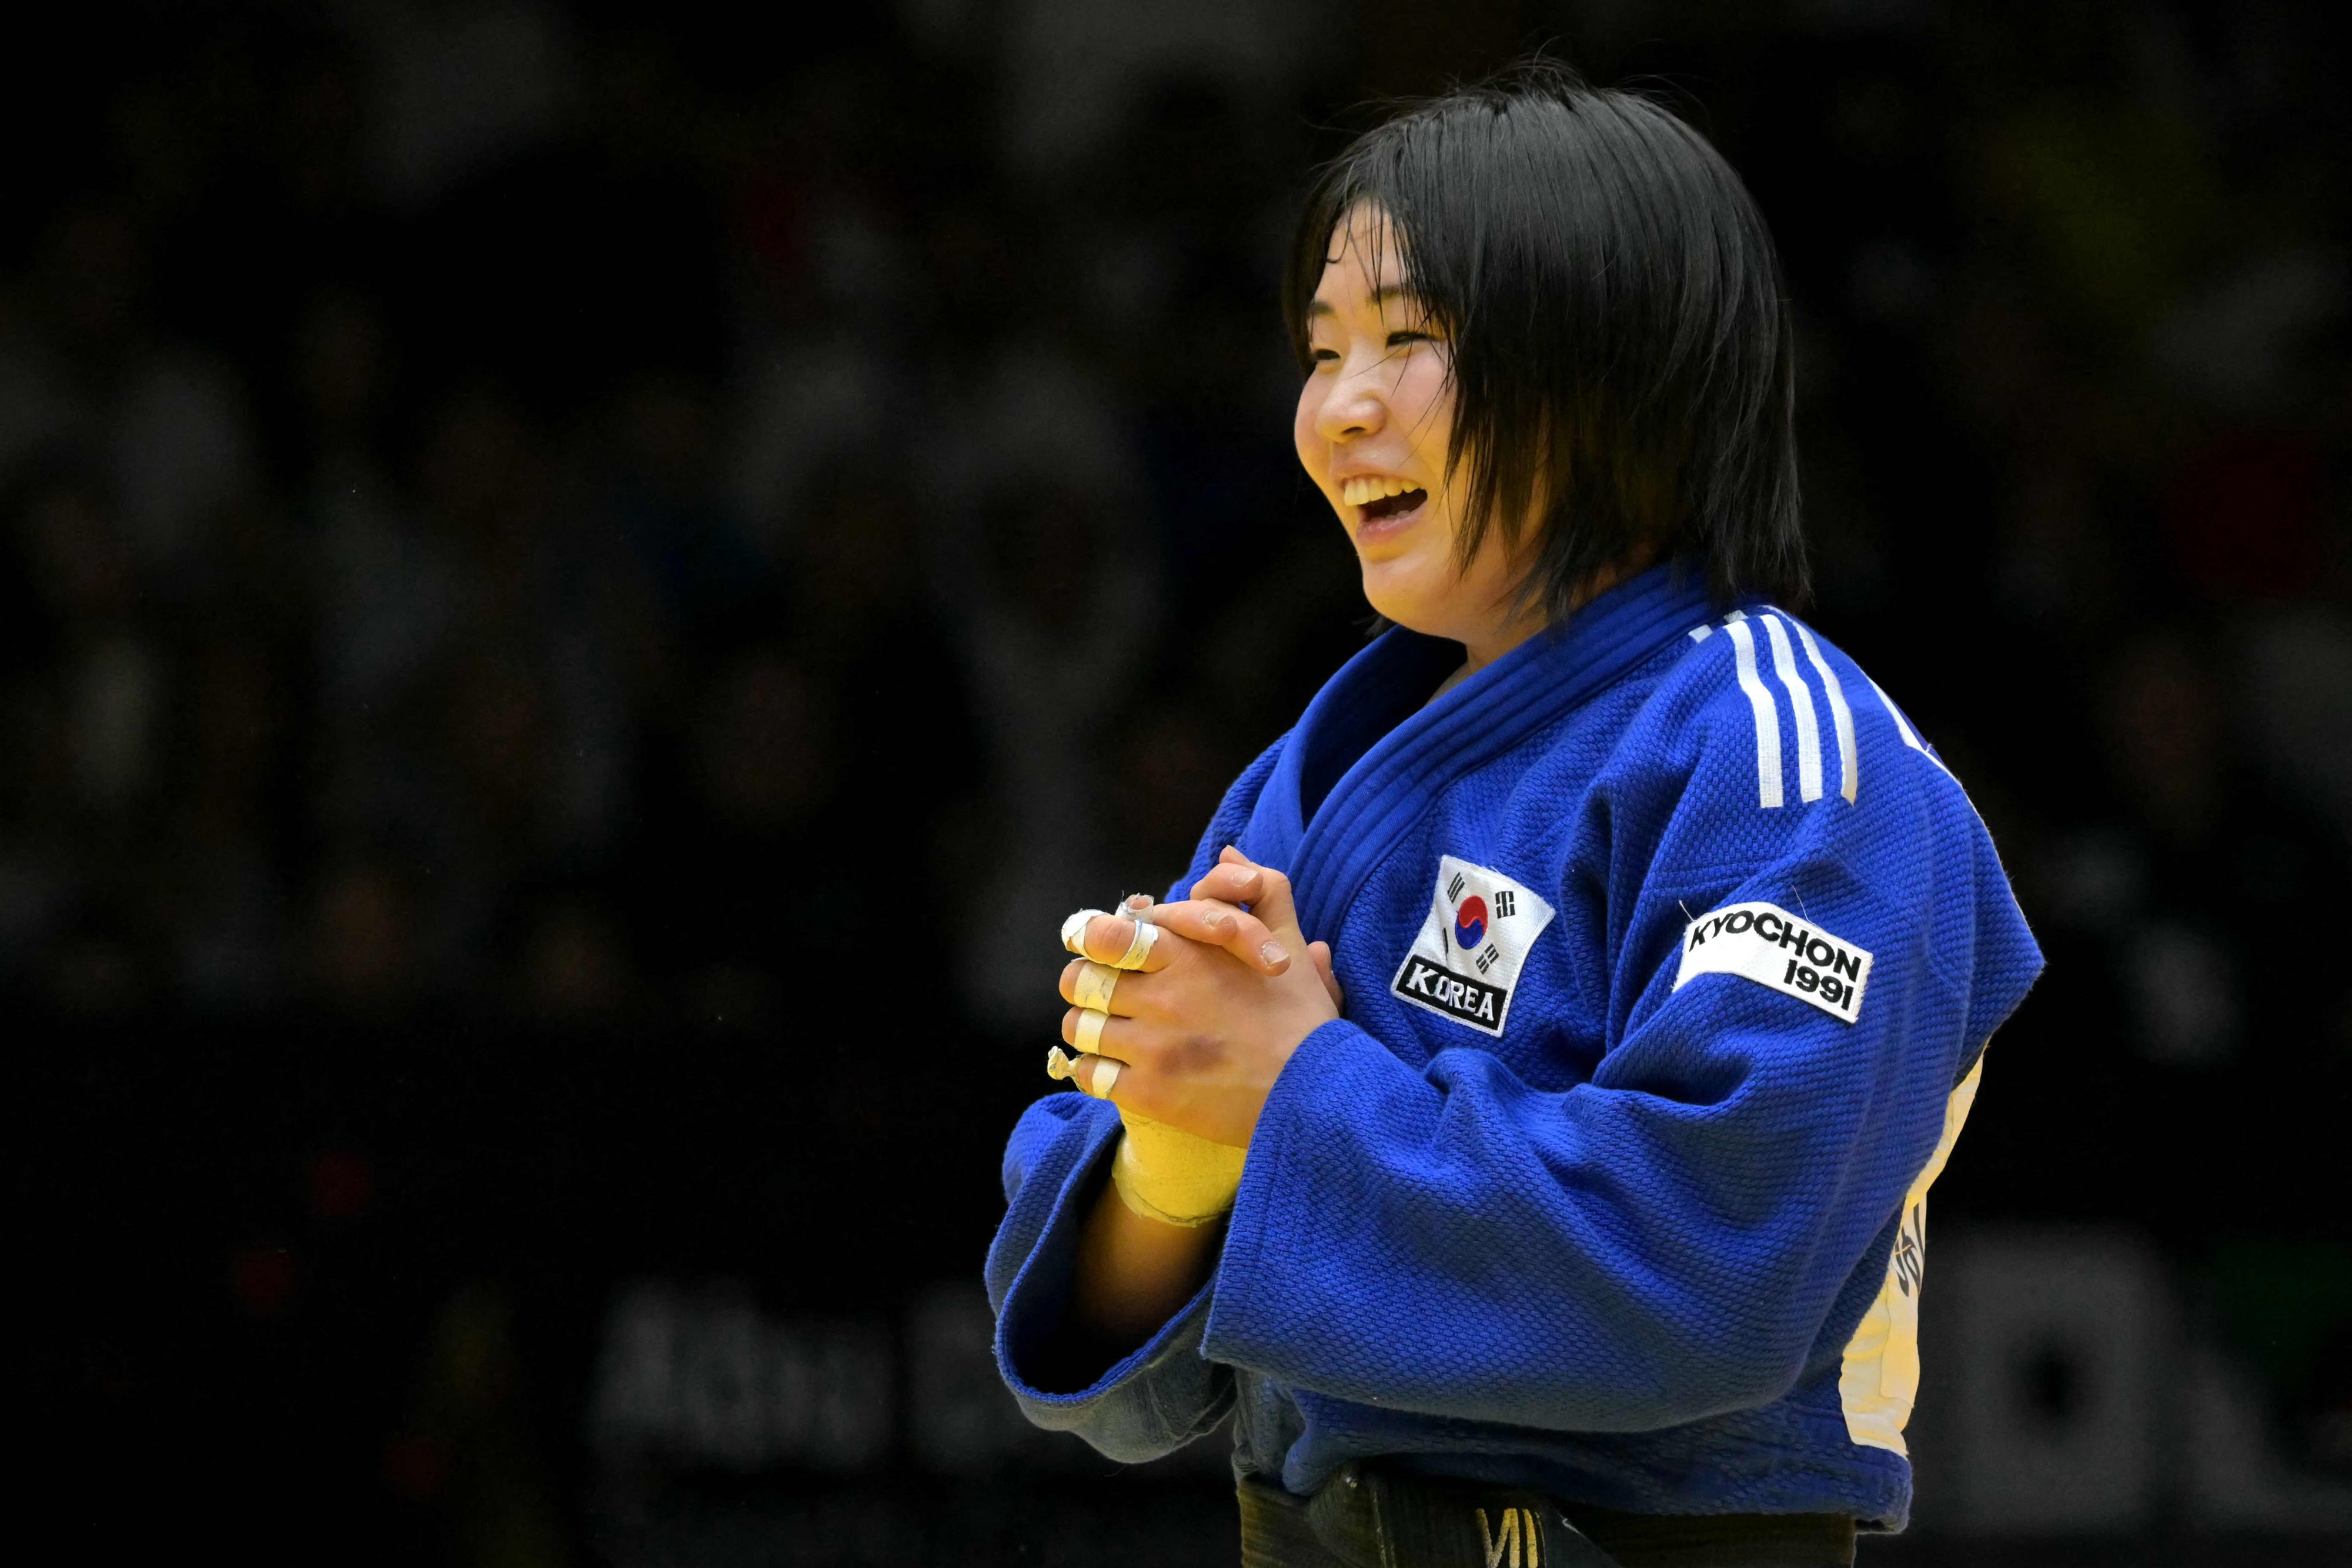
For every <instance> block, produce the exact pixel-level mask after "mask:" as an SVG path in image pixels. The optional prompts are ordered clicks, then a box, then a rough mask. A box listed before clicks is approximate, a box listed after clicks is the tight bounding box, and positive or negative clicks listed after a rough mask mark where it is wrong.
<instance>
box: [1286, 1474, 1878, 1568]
mask: <svg viewBox="0 0 2352 1568" xmlns="http://www.w3.org/2000/svg"><path fill="white" fill-rule="evenodd" d="M1240 1501H1241V1516H1242V1517H1241V1524H1242V1564H1243V1568H1848V1565H1850V1564H1851V1563H1853V1521H1852V1520H1850V1519H1846V1518H1843V1517H1841V1516H1837V1515H1832V1514H1728V1515H1665V1514H1630V1513H1617V1512H1613V1511H1608V1510H1603V1509H1588V1508H1583V1507H1578V1508H1576V1509H1575V1510H1574V1515H1575V1517H1574V1518H1573V1519H1571V1518H1570V1510H1568V1509H1566V1508H1563V1507H1562V1505H1561V1504H1560V1503H1559V1500H1556V1499H1553V1498H1548V1497H1545V1496H1543V1495H1542V1494H1541V1493H1538V1492H1529V1491H1523V1490H1517V1489H1512V1488H1502V1487H1490V1486H1481V1485H1478V1484H1476V1483H1473V1482H1461V1481H1450V1480H1438V1479H1429V1478H1424V1477H1417V1476H1407V1475H1402V1474H1400V1473H1396V1472H1394V1471H1391V1470H1389V1469H1385V1468H1383V1467H1382V1466H1380V1465H1377V1464H1349V1465H1346V1466H1343V1467H1341V1469H1340V1470H1339V1474H1337V1475H1335V1476H1333V1477H1332V1478H1331V1479H1330V1480H1329V1481H1328V1483H1326V1484H1325V1486H1324V1487H1323V1489H1322V1490H1320V1491H1318V1492H1317V1493H1316V1494H1315V1496H1314V1497H1313V1498H1311V1499H1307V1498H1300V1497H1295V1496H1293V1495H1292V1494H1291V1493H1289V1492H1287V1491H1285V1490H1283V1489H1282V1487H1281V1486H1280V1485H1278V1484H1276V1483H1274V1482H1270V1481H1266V1480H1261V1479H1254V1478H1253V1479H1244V1480H1243V1481H1242V1482H1241V1483H1240Z"/></svg>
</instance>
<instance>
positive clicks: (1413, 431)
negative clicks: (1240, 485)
mask: <svg viewBox="0 0 2352 1568" xmlns="http://www.w3.org/2000/svg"><path fill="white" fill-rule="evenodd" d="M1403 285H1404V267H1403V265H1402V257H1401V256H1399V255H1398V253H1397V251H1396V248H1395V243H1394V239H1393V236H1392V235H1391V231H1390V227H1389V222H1388V218H1387V215H1386V214H1383V213H1381V211H1380V210H1379V209H1378V208H1376V207H1371V206H1360V207H1358V208H1356V209H1355V211H1353V212H1352V213H1350V214H1349V216H1348V220H1347V222H1346V223H1345V224H1343V225H1341V226H1340V228H1339V231H1338V232H1337V233H1336V234H1335V235H1334V236H1333V242H1332V254H1331V259H1330V260H1329V261H1328V263H1326V264H1325V266H1324V268H1323V280H1322V282H1321V283H1320V284H1319V285H1318V287H1317V288H1316V290H1315V299H1314V303H1313V304H1312V305H1311V306H1310V307H1309V308H1308V318H1307V332H1308V338H1307V341H1308V346H1309V348H1310V350H1311V351H1312V356H1313V369H1312V370H1310V371H1309V372H1308V373H1307V384H1306V386H1304V387H1303V388H1301V389H1300V391H1299V393H1298V418H1297V423H1296V424H1295V426H1294V427H1293V431H1292V434H1293V436H1294V437H1295V439H1296V440H1297V444H1298V460H1299V462H1300V463H1302V464H1304V465H1306V468H1307V474H1308V475H1309V476H1311V477H1312V478H1313V479H1314V481H1315V483H1316V485H1317V486H1318V487H1320V488H1321V490H1322V492H1323V495H1324V498H1325V499H1327V500H1328V501H1329V502H1330V503H1331V509H1332V510H1333V511H1335V512H1337V513H1339V522H1340V524H1341V526H1342V527H1344V528H1346V529H1347V530H1348V538H1349V539H1350V540H1351V541H1352V542H1353V543H1354V544H1355V547H1356V559H1357V560H1358V561H1359V562H1360V564H1361V565H1362V567H1363V572H1364V597H1365V598H1367V599H1369V600H1370V601H1371V604H1372V608H1373V609H1375V610H1377V611H1379V612H1381V614H1383V615H1385V616H1387V617H1388V618H1389V619H1390V620H1391V621H1393V622H1396V623H1397V624H1398V625H1400V626H1408V627H1411V628H1412V630H1413V631H1416V632H1426V633H1428V634H1429V635H1431V636H1434V637H1451V638H1454V640H1456V641H1457V642H1460V643H1464V644H1465V645H1466V646H1467V647H1468V648H1469V649H1470V652H1471V655H1472V657H1473V658H1474V659H1477V660H1478V661H1479V662H1481V663H1483V662H1485V659H1486V657H1491V656H1492V653H1491V652H1490V650H1491V648H1492V645H1493V644H1494V643H1496V641H1497V640H1498V639H1499V638H1503V637H1504V636H1505V635H1506V633H1507V628H1508V626H1509V624H1510V623H1511V622H1513V621H1514V620H1515V617H1514V616H1513V615H1512V613H1511V610H1510V603H1511V591H1512V589H1513V588H1514V587H1515V586H1516V584H1517V573H1516V571H1515V570H1513V562H1512V560H1511V558H1510V552H1509V550H1508V549H1507V548H1506V547H1505V546H1504V544H1503V542H1502V538H1501V530H1500V529H1497V528H1489V529H1487V530H1486V538H1485V539H1484V540H1482V541H1481V543H1480V547H1479V550H1478V554H1477V555H1476V557H1475V558H1474V559H1472V561H1471V563H1470V568H1469V570H1468V571H1466V572H1465V571H1464V570H1462V569H1461V567H1460V565H1459V564H1458V563H1457V562H1456V560H1455V559H1454V536H1455V532H1456V530H1457V528H1459V526H1460V518H1461V515H1462V514H1461V509H1460V503H1461V496H1460V494H1459V491H1460V490H1461V489H1462V488H1464V486H1462V484H1461V483H1460V478H1461V476H1460V475H1459V474H1458V473H1457V475H1456V482H1455V483H1454V484H1452V485H1449V484H1447V483H1446V479H1445V453H1446V445H1447V443H1448V442H1449V441H1450V440H1451V439H1452V436H1453V432H1454V390H1453V386H1452V384H1451V381H1450V378H1449V374H1448V372H1449V371H1450V370H1451V368H1452V364H1453V350H1452V347H1451V345H1450V344H1449V343H1448V342H1447V341H1446V340H1445V337H1444V329H1442V328H1440V327H1438V326H1437V325H1436V324H1435V323H1434V322H1432V321H1430V320H1428V319H1426V318H1425V313H1424V312H1423V309H1422V308H1421V305H1420V302H1419V301H1417V300H1416V299H1414V298H1412V295H1411V294H1409V293H1407V292H1405V291H1404V287H1403ZM1513 640H1515V639H1513Z"/></svg>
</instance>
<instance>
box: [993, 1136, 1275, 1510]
mask: <svg viewBox="0 0 2352 1568" xmlns="http://www.w3.org/2000/svg"><path fill="white" fill-rule="evenodd" d="M1118 1125H1119V1124H1118V1111H1117V1110H1116V1109H1114V1108H1113V1107H1111V1106H1109V1105H1107V1104H1104V1103H1102V1102H1101V1101H1099V1100H1090V1099H1088V1098H1087V1096H1085V1095H1083V1094H1074V1093H1066V1092H1065V1093H1060V1094H1050V1095H1047V1096H1046V1097H1045V1099H1043V1100H1040V1101H1039V1102H1037V1103H1035V1104H1034V1105H1032V1106H1030V1107H1029V1109H1028V1111H1027V1112H1026V1113H1024V1114H1023V1116H1022V1118H1021V1121H1020V1123H1019V1124H1018V1125H1017V1126H1015V1127H1014V1128H1013V1138H1012V1141H1011V1143H1010V1144H1009V1145H1007V1146H1006V1148H1005V1151H1004V1197H1005V1203H1006V1211H1005V1216H1004V1223H1003V1225H1002V1226H1001V1227H1000V1228H998V1230H997V1233H996V1241H995V1244H994V1245H993V1246H992V1247H991V1248H990V1249H989V1252H988V1299H989V1302H990V1304H991V1305H992V1306H993V1307H994V1308H995V1309H996V1364H997V1368H998V1370H999V1372H1001V1373H1002V1374H1003V1378H1004V1381H1005V1384H1006V1385H1007V1386H1009V1387H1010V1388H1011V1389H1012V1390H1013V1396H1014V1397H1015V1398H1017V1399H1018V1400H1019V1401H1020V1402H1021V1409H1022V1413H1023V1414H1024V1415H1026V1416H1028V1417H1029V1419H1030V1420H1031V1421H1033V1422H1034V1423H1036V1424H1037V1425H1038V1426H1040V1427H1045V1428H1047V1429H1048V1430H1051V1431H1056V1432H1076V1433H1077V1434H1078V1436H1080V1437H1084V1438H1085V1439H1086V1440H1087V1442H1089V1443H1091V1444H1093V1445H1094V1447H1095V1448H1098V1449H1100V1450H1101V1451H1102V1452H1103V1453H1104V1454H1106V1455H1108V1457H1109V1458H1114V1459H1118V1460H1120V1461H1122V1462H1125V1463H1137V1462H1139V1461H1142V1460H1145V1459H1155V1458H1160V1456H1161V1455H1163V1454H1166V1453H1170V1452H1172V1451H1173V1450H1175V1449H1177V1448H1181V1447H1183V1446H1184V1445H1185V1444H1186V1443H1189V1442H1191V1441H1192V1439H1193V1438H1195V1437H1201V1436H1202V1435H1203V1434H1205V1433H1207V1432H1209V1431H1210V1430H1212V1429H1213V1428H1214V1427H1215V1426H1216V1425H1217V1423H1218V1422H1219V1421H1221V1420H1223V1418H1224V1416H1225V1413H1226V1412H1227V1411H1228V1410H1230V1409H1231V1408H1232V1407H1233V1402H1234V1380H1233V1373H1232V1372H1231V1371H1230V1370H1228V1369H1227V1368H1225V1367H1223V1366H1218V1365H1215V1364H1212V1363H1210V1362H1208V1361H1206V1360H1203V1359H1202V1355H1201V1329H1202V1323H1203V1322H1204V1321H1205V1320H1206V1319H1207V1317H1208V1306H1209V1295H1210V1289H1211V1287H1210V1285H1208V1284H1204V1285H1202V1287H1201V1290H1200V1291H1199V1293H1198V1294H1196V1295H1195V1296H1194V1297H1193V1298H1192V1301H1190V1302H1188V1303H1186V1305H1185V1306H1184V1307H1183V1308H1182V1309H1181V1311H1179V1312H1177V1313H1176V1315H1175V1316H1173V1317H1172V1318H1171V1319H1169V1321H1168V1322H1166V1323H1164V1324H1162V1325H1161V1326H1160V1329H1159V1330H1158V1332H1156V1333H1153V1334H1152V1335H1151V1337H1150V1339H1148V1340H1146V1341H1145V1342H1144V1343H1142V1344H1141V1345H1139V1347H1137V1348H1136V1349H1135V1350H1134V1351H1133V1352H1132V1353H1130V1354H1128V1355H1126V1356H1124V1357H1122V1358H1120V1359H1119V1360H1118V1362H1116V1363H1115V1364H1112V1365H1111V1366H1110V1367H1108V1369H1106V1370H1105V1371H1103V1372H1102V1373H1101V1374H1100V1375H1097V1376H1096V1377H1095V1378H1094V1380H1093V1381H1092V1382H1091V1383H1089V1384H1087V1385H1086V1386H1085V1387H1083V1388H1077V1389H1063V1388H1056V1387H1050V1386H1046V1385H1047V1384H1049V1383H1050V1382H1051V1381H1052V1380H1051V1379H1050V1378H1049V1377H1048V1376H1046V1375H1045V1374H1043V1373H1042V1372H1041V1371H1040V1370H1039V1369H1040V1368H1041V1367H1044V1366H1045V1365H1047V1364H1049V1363H1050V1360H1051V1357H1050V1354H1049V1347H1050V1346H1051V1345H1052V1344H1053V1343H1054V1341H1055V1338H1056V1337H1057V1336H1059V1335H1060V1333H1062V1330H1063V1327H1064V1322H1065V1318H1066V1312H1067V1309H1068V1305H1069V1300H1070V1277H1071V1270H1072V1266H1073V1263H1074V1261H1075V1260H1076V1252H1077V1243H1078V1237H1079V1234H1080V1232H1081V1231H1082V1230H1083V1229H1084V1228H1085V1225H1086V1220H1087V1214H1088V1213H1089V1212H1090V1211H1091V1210H1092V1208H1093V1207H1094V1204H1095V1201H1096V1199H1097V1197H1099V1196H1100V1195H1101V1193H1102V1190H1103V1186H1104V1184H1105V1182H1106V1181H1107V1180H1108V1175H1109V1169H1110V1166H1109V1155H1110V1152H1111V1150H1112V1149H1113V1148H1114V1147H1116V1146H1117V1145H1118Z"/></svg>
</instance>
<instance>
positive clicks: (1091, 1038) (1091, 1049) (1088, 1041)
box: [1070, 1008, 1110, 1056]
mask: <svg viewBox="0 0 2352 1568" xmlns="http://www.w3.org/2000/svg"><path fill="white" fill-rule="evenodd" d="M1108 1022H1110V1015H1109V1014H1108V1013H1101V1012H1096V1011H1095V1010H1094V1009H1091V1008H1089V1009H1085V1010H1084V1011H1081V1012H1080V1013H1079V1014H1078V1027H1077V1029H1076V1031H1075V1033H1074V1035H1073V1037H1072V1039H1071V1041H1070V1043H1071V1044H1073V1045H1075V1046H1076V1047H1077V1048H1078V1050H1079V1051H1080V1053H1081V1054H1083V1055H1087V1056H1092V1055H1093V1054H1094V1053H1095V1052H1096V1051H1098V1050H1100V1049H1101V1047H1102V1031H1103V1025H1105V1024H1107V1023H1108Z"/></svg>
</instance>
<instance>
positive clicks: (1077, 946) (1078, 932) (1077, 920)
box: [1062, 909, 1110, 958]
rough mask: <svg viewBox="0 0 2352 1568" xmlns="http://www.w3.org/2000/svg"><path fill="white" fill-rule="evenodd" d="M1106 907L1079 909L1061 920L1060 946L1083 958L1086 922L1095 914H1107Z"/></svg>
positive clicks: (1085, 941) (1085, 947)
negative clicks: (1074, 913)
mask: <svg viewBox="0 0 2352 1568" xmlns="http://www.w3.org/2000/svg"><path fill="white" fill-rule="evenodd" d="M1109 913H1110V911H1108V909H1081V910H1079V911H1078V912H1077V913H1076V915H1071V916H1070V917H1069V918H1068V919H1067V920H1065V921H1063V922H1062V946H1064V947H1066V948H1068V949H1069V950H1070V951H1071V952H1073V953H1076V955H1077V956H1079V957H1081V958H1083V957H1085V956H1087V921H1089V920H1092V919H1093V918H1094V917H1095V916H1096V915H1108V914H1109Z"/></svg>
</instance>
